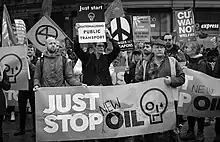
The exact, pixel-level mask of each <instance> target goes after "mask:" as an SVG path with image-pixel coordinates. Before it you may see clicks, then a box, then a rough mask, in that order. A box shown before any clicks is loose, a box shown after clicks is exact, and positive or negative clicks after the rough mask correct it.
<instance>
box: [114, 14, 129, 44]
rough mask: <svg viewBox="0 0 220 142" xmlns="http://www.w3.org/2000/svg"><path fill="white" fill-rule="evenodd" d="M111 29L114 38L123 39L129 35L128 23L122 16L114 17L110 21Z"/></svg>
mask: <svg viewBox="0 0 220 142" xmlns="http://www.w3.org/2000/svg"><path fill="white" fill-rule="evenodd" d="M111 31H112V37H113V39H114V40H116V41H124V40H126V39H128V38H129V37H130V33H131V28H130V24H129V23H128V21H127V19H125V18H123V17H119V18H115V19H113V20H112V21H111Z"/></svg>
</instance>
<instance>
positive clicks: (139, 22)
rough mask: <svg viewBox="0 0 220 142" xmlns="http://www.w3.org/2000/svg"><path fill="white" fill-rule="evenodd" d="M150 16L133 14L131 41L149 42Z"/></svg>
mask: <svg viewBox="0 0 220 142" xmlns="http://www.w3.org/2000/svg"><path fill="white" fill-rule="evenodd" d="M150 21H151V19H150V16H133V41H134V42H150V36H151V25H150V24H151V23H150Z"/></svg>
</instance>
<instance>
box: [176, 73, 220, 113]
mask: <svg viewBox="0 0 220 142" xmlns="http://www.w3.org/2000/svg"><path fill="white" fill-rule="evenodd" d="M184 72H185V74H186V77H185V79H186V81H185V84H184V85H183V86H182V87H181V89H180V97H179V104H178V113H179V114H181V115H186V116H195V117H217V116H218V117H219V116H220V88H219V84H220V79H216V78H213V77H211V76H208V75H206V74H204V73H201V72H197V71H194V70H190V69H184Z"/></svg>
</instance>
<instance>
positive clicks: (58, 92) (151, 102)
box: [35, 79, 176, 141]
mask: <svg viewBox="0 0 220 142" xmlns="http://www.w3.org/2000/svg"><path fill="white" fill-rule="evenodd" d="M35 104H36V128H37V129H36V141H71V140H87V139H105V138H118V137H127V136H134V135H143V134H149V133H156V132H164V131H168V130H172V129H174V127H175V123H176V117H175V116H176V114H175V109H174V101H173V98H172V92H171V88H169V87H168V86H167V85H165V83H164V81H163V79H155V80H151V81H146V82H141V83H134V84H128V85H116V86H88V87H82V86H78V87H76V86H71V87H43V88H40V89H39V90H38V91H37V92H36V94H35Z"/></svg>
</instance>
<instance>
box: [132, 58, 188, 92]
mask: <svg viewBox="0 0 220 142" xmlns="http://www.w3.org/2000/svg"><path fill="white" fill-rule="evenodd" d="M152 59H153V56H152V57H151V59H150V60H149V61H148V62H147V63H146V64H145V65H146V70H144V65H143V66H142V67H140V69H139V71H138V72H137V73H136V74H135V80H136V81H137V82H140V81H143V75H144V71H145V72H146V73H145V75H146V76H145V80H148V78H149V77H148V68H149V62H151V60H152ZM166 76H170V77H171V84H170V86H171V87H173V88H176V87H178V86H181V85H183V84H184V83H185V73H184V72H183V70H182V68H181V67H180V65H179V64H178V63H176V76H175V77H174V76H171V68H170V62H169V59H168V57H165V60H164V62H163V63H162V64H161V67H160V71H159V78H161V77H166ZM145 80H144V81H145Z"/></svg>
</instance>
